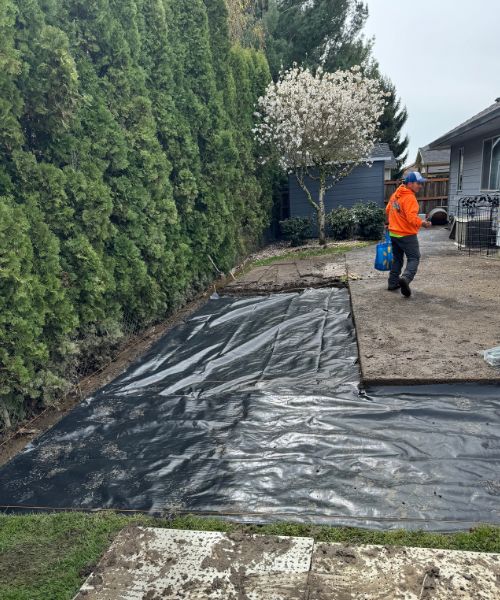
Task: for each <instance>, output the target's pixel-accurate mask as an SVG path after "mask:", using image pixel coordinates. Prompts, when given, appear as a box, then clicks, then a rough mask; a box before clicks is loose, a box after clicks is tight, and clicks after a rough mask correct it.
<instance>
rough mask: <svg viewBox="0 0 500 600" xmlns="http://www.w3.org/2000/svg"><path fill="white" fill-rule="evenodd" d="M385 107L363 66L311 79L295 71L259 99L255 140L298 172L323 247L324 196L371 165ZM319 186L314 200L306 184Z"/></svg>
mask: <svg viewBox="0 0 500 600" xmlns="http://www.w3.org/2000/svg"><path fill="white" fill-rule="evenodd" d="M384 106H385V94H384V92H383V91H382V89H381V87H380V83H379V82H378V81H377V80H374V79H368V78H365V77H364V76H363V75H362V73H361V69H360V68H359V67H353V68H352V69H351V70H349V71H337V72H336V73H327V72H325V71H323V70H322V69H321V68H320V69H318V70H317V71H316V73H315V74H312V73H311V72H310V71H309V70H308V69H306V68H303V67H296V66H295V67H293V68H292V69H290V70H289V71H286V72H284V73H282V74H281V75H280V78H279V80H278V82H277V83H271V84H269V86H268V88H267V90H266V93H265V95H264V96H263V97H261V98H259V100H258V111H257V112H256V113H255V116H256V117H257V119H258V123H257V125H256V127H255V128H254V130H253V131H254V134H255V137H256V140H257V141H258V142H259V143H260V144H261V145H262V147H263V148H264V149H265V152H266V153H267V154H268V155H272V154H276V155H277V158H278V161H279V163H280V165H281V166H282V167H283V168H284V169H285V170H286V171H287V172H288V173H295V176H296V177H297V181H298V182H299V185H300V187H301V188H302V189H303V190H304V192H305V194H306V196H307V199H308V201H309V203H310V204H311V205H312V206H313V207H314V209H315V210H316V213H317V219H318V229H319V242H320V244H322V245H323V244H325V243H326V238H325V193H326V191H327V190H328V189H330V188H331V187H333V186H334V185H335V184H336V183H337V182H338V181H339V180H340V179H342V178H343V177H345V176H346V175H348V174H349V173H350V172H351V171H352V170H353V169H354V167H356V166H357V165H359V164H360V163H362V162H367V161H368V157H369V156H370V152H371V150H372V148H373V144H374V142H375V137H376V132H377V128H378V125H379V122H378V119H379V117H380V116H381V115H382V113H383V111H384ZM311 180H317V181H318V182H319V193H318V196H317V198H313V195H312V193H311V190H310V189H309V187H311V186H310V184H309V187H308V181H309V182H310V181H311Z"/></svg>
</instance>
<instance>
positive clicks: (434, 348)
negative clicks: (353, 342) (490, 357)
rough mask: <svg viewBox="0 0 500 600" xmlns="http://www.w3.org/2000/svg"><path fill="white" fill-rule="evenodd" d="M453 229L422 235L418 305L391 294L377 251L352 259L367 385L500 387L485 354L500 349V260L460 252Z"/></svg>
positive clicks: (415, 296) (353, 290)
mask: <svg viewBox="0 0 500 600" xmlns="http://www.w3.org/2000/svg"><path fill="white" fill-rule="evenodd" d="M448 236H449V232H448V231H447V230H445V229H431V230H430V231H422V232H421V233H420V234H419V238H420V246H421V251H422V262H421V265H420V269H419V272H418V274H417V277H416V279H415V281H414V282H413V284H412V291H413V294H412V296H411V298H404V297H403V296H402V295H401V294H400V293H399V292H398V291H396V292H389V291H387V289H386V288H387V274H386V273H379V272H378V271H375V270H374V269H373V257H374V248H373V247H370V248H364V249H362V250H356V251H353V252H350V253H349V254H348V255H347V263H348V270H349V273H356V274H357V275H359V276H360V277H361V278H360V279H357V280H354V281H350V283H349V287H350V291H351V298H352V307H353V313H354V319H355V324H356V331H357V335H358V343H359V350H360V363H361V371H362V377H363V381H364V383H366V384H384V383H427V382H431V383H438V382H458V381H460V382H467V381H474V382H485V383H486V382H500V369H499V368H495V367H491V366H490V365H488V364H487V363H486V362H485V361H484V360H483V357H482V354H481V353H482V351H483V350H486V349H487V348H492V347H494V346H498V345H499V344H500V260H494V259H487V258H480V257H478V256H468V255H465V254H462V253H459V252H458V250H457V249H456V247H455V245H454V243H453V242H452V241H451V240H449V239H448Z"/></svg>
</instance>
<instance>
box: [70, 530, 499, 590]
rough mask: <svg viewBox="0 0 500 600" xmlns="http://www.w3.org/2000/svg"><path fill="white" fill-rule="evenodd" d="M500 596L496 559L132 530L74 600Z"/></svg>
mask: <svg viewBox="0 0 500 600" xmlns="http://www.w3.org/2000/svg"><path fill="white" fill-rule="evenodd" d="M498 598H500V555H498V554H482V553H478V552H456V551H450V550H429V549H424V548H398V547H390V546H359V547H357V546H347V545H343V544H322V543H318V544H314V541H313V539H312V538H293V537H278V536H257V535H244V534H229V535H226V534H223V533H218V532H200V531H179V530H169V529H154V528H140V527H130V528H127V529H125V530H123V531H122V532H121V533H120V534H119V535H118V537H117V539H116V540H115V542H114V543H113V544H112V546H111V548H110V549H109V550H108V552H107V553H106V554H105V555H104V557H103V559H102V560H101V562H100V563H99V565H98V567H97V569H96V570H95V572H94V573H93V574H92V575H91V576H90V577H89V579H88V580H87V582H86V583H85V585H84V586H83V587H82V589H81V590H80V592H79V594H78V595H77V596H76V598H75V600H160V599H164V600H174V599H175V600H177V599H185V600H212V599H213V600H351V599H354V600H382V599H383V600H457V599H459V600H498Z"/></svg>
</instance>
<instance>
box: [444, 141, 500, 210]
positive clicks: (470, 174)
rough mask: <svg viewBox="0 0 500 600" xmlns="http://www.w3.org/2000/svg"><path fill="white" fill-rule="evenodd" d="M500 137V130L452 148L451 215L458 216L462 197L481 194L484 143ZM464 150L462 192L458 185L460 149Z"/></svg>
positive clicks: (449, 203)
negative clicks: (497, 136)
mask: <svg viewBox="0 0 500 600" xmlns="http://www.w3.org/2000/svg"><path fill="white" fill-rule="evenodd" d="M495 135H500V130H495V131H492V132H491V133H490V134H488V135H486V136H482V137H479V138H473V139H471V140H468V141H467V142H464V143H463V144H457V145H455V146H452V147H451V162H450V191H449V202H448V205H449V214H450V215H456V211H457V206H458V200H459V198H461V197H462V196H476V195H477V194H480V193H481V170H482V165H483V141H484V140H485V139H488V138H489V137H493V136H495ZM461 147H462V148H463V149H464V172H463V180H462V190H461V191H460V190H458V189H457V185H458V153H459V149H460V148H461Z"/></svg>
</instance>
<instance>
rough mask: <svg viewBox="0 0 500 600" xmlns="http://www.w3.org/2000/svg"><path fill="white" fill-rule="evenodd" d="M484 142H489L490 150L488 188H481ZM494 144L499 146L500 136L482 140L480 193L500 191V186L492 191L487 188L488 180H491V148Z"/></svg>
mask: <svg viewBox="0 0 500 600" xmlns="http://www.w3.org/2000/svg"><path fill="white" fill-rule="evenodd" d="M486 142H491V150H490V162H489V165H488V187H486V188H483V180H484V158H485V156H484V146H485V144H486ZM495 142H497V143H499V144H500V134H497V135H494V136H492V137H489V138H484V139H483V150H482V153H481V181H480V184H479V189H480V191H481V192H498V191H500V185H499V187H498V188H496V189H492V188H490V187H489V184H490V180H491V164H492V162H493V146H494V145H496V144H495Z"/></svg>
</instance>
